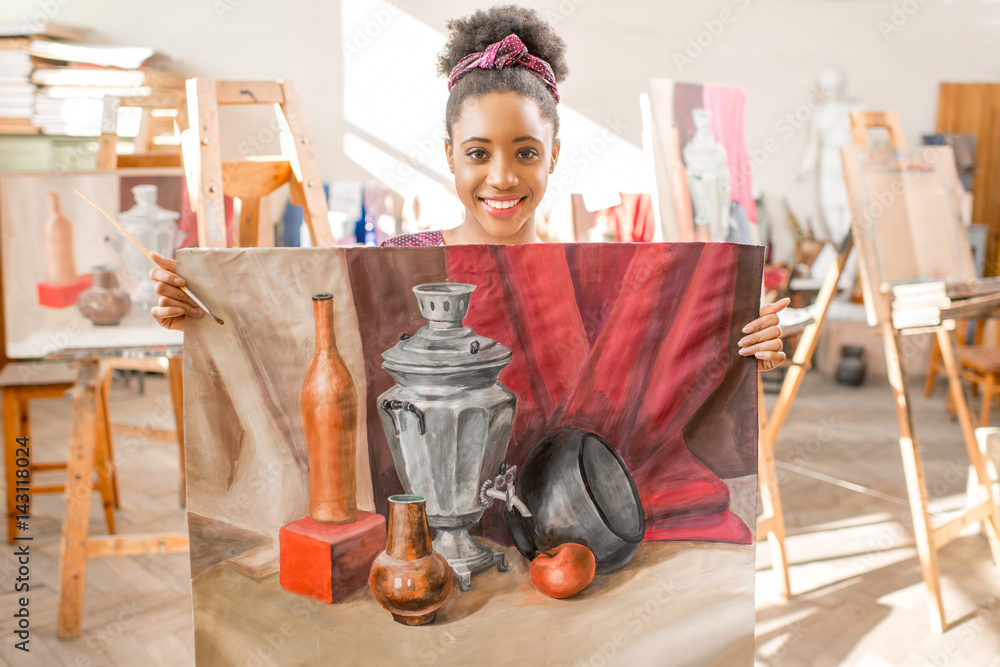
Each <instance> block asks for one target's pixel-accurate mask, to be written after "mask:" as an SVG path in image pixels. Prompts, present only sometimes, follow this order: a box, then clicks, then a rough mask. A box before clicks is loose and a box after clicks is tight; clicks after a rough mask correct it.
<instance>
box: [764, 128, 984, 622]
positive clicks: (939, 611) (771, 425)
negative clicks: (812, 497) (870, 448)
mask: <svg viewBox="0 0 1000 667" xmlns="http://www.w3.org/2000/svg"><path fill="white" fill-rule="evenodd" d="M851 127H852V134H853V137H854V142H855V144H856V145H860V146H864V145H867V143H868V142H867V132H868V129H869V128H871V127H884V128H886V129H887V130H888V131H889V137H890V144H891V146H893V147H896V148H902V147H904V141H903V135H902V132H901V128H900V124H899V120H898V117H897V116H896V114H895V113H894V112H885V113H864V112H853V113H852V114H851ZM845 150H847V149H845ZM852 199H857V197H852ZM852 229H853V228H852ZM859 229H864V227H863V226H862V227H859ZM852 240H853V234H850V235H848V237H847V239H846V240H845V243H844V247H843V248H842V249H841V253H840V257H839V259H838V261H837V263H836V264H835V265H834V266H833V267H831V269H830V272H829V274H828V275H827V277H826V280H825V281H824V284H823V288H822V290H821V291H820V295H819V298H818V301H817V304H818V312H817V314H816V317H815V320H814V322H813V323H812V324H811V325H809V327H807V328H806V331H805V332H804V333H803V336H802V340H801V341H800V343H799V347H798V348H797V349H796V353H795V355H794V356H793V360H792V367H791V369H790V370H789V372H788V374H787V375H786V378H785V381H784V383H783V384H782V389H781V394H780V395H779V397H778V403H777V405H776V406H775V408H774V411H773V412H772V414H771V417H770V419H769V420H768V419H767V417H766V416H765V415H762V416H761V425H762V426H761V437H760V462H759V476H760V486H761V499H762V505H763V515H762V516H761V519H760V521H759V522H758V526H757V533H758V537H760V536H761V535H762V534H766V535H767V536H768V537H769V539H770V542H771V550H772V554H773V555H772V560H773V567H774V568H775V571H777V572H780V573H781V578H782V584H783V593H784V594H785V595H786V596H788V595H790V587H789V581H788V565H787V560H786V558H785V546H784V539H785V526H784V518H783V513H782V507H781V498H780V495H779V493H778V485H777V475H776V470H775V466H774V444H775V440H776V438H777V435H778V432H779V431H780V428H781V426H782V424H783V423H784V420H785V418H786V417H787V414H788V411H789V409H790V408H791V403H792V401H793V400H794V398H795V395H796V394H797V392H798V389H799V386H800V385H801V382H802V377H803V376H804V374H805V370H806V367H807V366H808V362H809V360H810V359H811V358H812V354H813V352H814V351H815V346H816V342H817V340H818V335H819V331H820V329H821V328H822V325H823V323H824V321H825V318H826V312H827V309H828V307H829V305H830V301H831V300H832V298H833V295H834V294H835V292H836V285H837V282H838V280H839V278H840V273H841V271H842V269H843V266H844V263H845V262H846V260H847V256H848V254H849V252H850V249H851V246H852ZM862 241H863V245H864V247H866V248H870V247H871V240H870V239H869V238H866V237H862ZM866 254H868V257H867V259H868V261H867V262H866V261H865V260H866V257H865V255H866ZM872 259H873V257H872V256H871V254H870V253H861V256H860V257H859V262H858V264H859V271H860V275H861V280H862V288H863V291H864V294H865V299H866V302H867V303H868V305H869V306H870V307H871V306H873V304H875V302H876V301H875V300H880V301H879V304H880V308H879V310H880V311H881V312H883V313H886V312H888V310H889V309H888V305H889V304H888V299H889V297H888V296H886V295H884V294H882V293H881V291H880V290H879V289H878V285H877V284H876V285H873V284H872V282H873V276H872V273H876V274H877V273H878V267H877V266H876V265H875V263H874V262H873V261H872ZM879 325H880V328H881V331H882V336H883V343H884V347H885V356H886V366H887V372H888V377H889V382H890V384H891V386H892V389H893V394H894V397H895V404H896V414H897V419H898V421H899V430H900V438H899V442H900V451H901V453H902V458H903V468H904V472H905V475H906V484H907V494H908V496H909V498H910V508H911V512H912V514H913V522H914V533H915V537H916V542H917V551H918V554H919V557H920V563H921V569H922V571H923V578H924V582H925V584H926V585H927V590H928V593H929V596H928V603H929V607H930V609H929V611H930V617H931V625H932V627H933V628H934V630H935V632H938V633H941V632H943V631H944V629H945V628H946V620H945V613H944V606H943V601H942V599H941V586H940V573H939V569H938V562H937V550H938V549H940V548H941V547H943V546H944V545H945V544H947V543H948V542H949V541H951V540H952V539H954V538H955V537H956V536H957V535H958V534H959V533H960V532H961V530H962V529H963V528H965V527H966V526H968V525H970V524H973V523H977V522H980V523H982V524H983V527H984V528H985V530H986V533H987V536H988V538H989V541H990V548H991V550H992V553H993V558H994V560H995V561H996V562H997V563H998V564H1000V510H998V508H997V505H996V503H995V501H994V499H993V497H992V489H991V487H990V485H989V482H988V480H989V476H988V474H987V471H986V462H985V460H984V457H983V455H982V453H981V452H980V451H979V448H978V446H977V444H976V441H975V436H974V432H973V424H972V419H971V416H970V415H969V411H968V406H967V405H966V402H965V395H964V393H963V391H962V386H961V381H960V379H959V375H958V368H957V364H956V361H955V355H954V349H953V347H952V341H951V334H950V331H949V330H948V329H947V328H945V327H943V326H942V327H939V328H938V329H937V330H936V332H935V333H936V336H937V341H938V345H939V346H940V348H941V355H942V358H943V360H944V364H945V369H946V372H947V375H948V380H949V388H950V391H951V395H952V400H953V401H954V403H955V406H956V409H957V412H958V415H959V421H960V422H961V427H962V434H963V437H964V440H965V445H966V451H967V454H968V456H969V460H970V462H971V464H972V467H973V469H974V470H975V471H976V474H977V485H978V487H979V490H980V498H981V499H982V500H981V501H980V502H979V503H977V504H974V505H972V506H971V507H967V508H965V509H964V510H962V511H961V512H960V513H959V515H958V516H956V517H955V518H953V519H951V520H950V521H948V522H947V523H945V524H944V525H942V526H939V527H938V528H932V526H931V524H930V515H929V513H928V494H927V483H926V479H925V477H924V470H923V460H922V457H921V454H920V449H919V444H918V442H917V438H916V433H915V430H914V426H913V415H912V413H911V410H910V402H909V390H908V386H907V383H906V375H905V372H904V369H903V367H902V364H901V363H900V359H899V346H898V336H899V335H900V334H899V332H898V331H896V330H895V329H894V328H893V327H892V323H891V318H890V317H889V316H887V315H886V316H883V317H880V323H879ZM761 405H763V402H761ZM984 480H986V481H984Z"/></svg>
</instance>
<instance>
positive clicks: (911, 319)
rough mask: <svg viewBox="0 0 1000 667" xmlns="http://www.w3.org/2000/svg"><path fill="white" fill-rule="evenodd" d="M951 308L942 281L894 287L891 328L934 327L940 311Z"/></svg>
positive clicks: (946, 289) (946, 287) (937, 323)
mask: <svg viewBox="0 0 1000 667" xmlns="http://www.w3.org/2000/svg"><path fill="white" fill-rule="evenodd" d="M950 306H951V298H950V297H949V296H948V285H947V283H945V281H943V280H935V281H931V282H919V283H909V284H904V285H895V286H893V288H892V326H893V327H894V328H896V329H914V328H920V327H934V326H938V325H939V324H941V310H942V309H943V308H949V307H950Z"/></svg>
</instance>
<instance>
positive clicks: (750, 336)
mask: <svg viewBox="0 0 1000 667" xmlns="http://www.w3.org/2000/svg"><path fill="white" fill-rule="evenodd" d="M790 302H791V299H789V298H788V297H785V298H784V299H782V300H781V301H775V302H774V303H769V304H767V305H766V306H764V307H763V308H761V309H760V317H759V318H758V319H756V320H754V321H753V322H751V323H750V324H748V325H746V326H745V327H743V333H745V334H747V335H746V336H744V337H743V338H741V339H740V343H739V345H740V354H741V355H743V356H744V357H749V356H750V355H751V354H752V355H753V356H755V357H757V368H758V369H759V370H762V371H769V370H771V369H772V368H777V367H778V365H780V364H781V362H782V361H784V360H785V353H784V352H782V351H781V327H780V326H778V311H780V310H783V309H784V307H785V306H787V305H788V304H789V303H790Z"/></svg>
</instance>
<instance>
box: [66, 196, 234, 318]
mask: <svg viewBox="0 0 1000 667" xmlns="http://www.w3.org/2000/svg"><path fill="white" fill-rule="evenodd" d="M76 194H78V195H80V196H81V197H83V198H84V199H85V200H86V201H87V203H89V204H90V205H91V206H93V207H94V208H96V209H97V210H98V211H100V212H101V213H103V214H104V217H105V218H107V219H108V220H110V221H111V223H112V224H113V225H114V226H115V227H117V228H118V231H120V232H121V233H122V234H124V235H125V238H127V239H128V240H129V241H131V242H132V243H134V244H135V247H136V248H138V249H139V250H141V251H142V254H143V255H145V256H146V257H147V258H148V259H149V261H151V262H153V257H152V256H151V255H150V254H149V251H148V250H146V246H144V245H142V244H141V243H139V239H137V238H135V237H134V236H132V235H131V234H129V232H128V230H127V229H125V228H124V227H122V225H121V223H120V222H118V221H117V220H115V219H114V218H112V217H111V215H110V214H109V213H108V212H107V211H105V210H104V209H103V208H101V207H100V206H99V205H98V204H97V202H95V201H94V200H93V199H91V198H90V197H88V196H87V195H85V194H83V193H82V192H80V191H79V190H76ZM153 264H154V265H156V266H159V265H158V264H156V262H153ZM180 289H181V291H182V292H184V293H185V294H187V295H188V296H189V297H191V299H192V300H193V301H194V302H195V303H196V304H198V306H199V307H200V308H201V309H202V310H203V311H205V312H206V313H208V314H209V315H211V316H212V319H213V320H215V321H216V322H218V323H219V324H225V322H224V321H223V320H222V319H220V318H218V317H216V316H215V315H212V311H210V310H209V309H208V306H206V305H205V304H204V303H202V301H201V299H199V298H198V297H196V296H195V295H194V292H192V291H191V290H189V289H188V288H187V285H182V286H181V287H180Z"/></svg>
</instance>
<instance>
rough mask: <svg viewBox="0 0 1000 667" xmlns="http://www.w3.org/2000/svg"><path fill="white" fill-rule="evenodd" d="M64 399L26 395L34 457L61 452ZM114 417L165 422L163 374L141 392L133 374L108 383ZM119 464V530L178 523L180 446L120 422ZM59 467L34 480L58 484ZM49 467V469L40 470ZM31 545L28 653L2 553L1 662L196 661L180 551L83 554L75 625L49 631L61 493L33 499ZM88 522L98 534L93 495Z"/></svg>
mask: <svg viewBox="0 0 1000 667" xmlns="http://www.w3.org/2000/svg"><path fill="white" fill-rule="evenodd" d="M70 407H71V404H70V402H69V401H68V400H62V399H47V400H39V401H32V402H31V427H32V439H31V442H32V446H33V448H32V458H33V459H34V460H35V461H55V460H63V461H64V460H66V443H67V441H68V438H69V432H70V423H69V415H70ZM110 409H111V419H112V421H113V422H129V423H131V424H135V425H139V426H142V427H146V428H147V429H148V428H151V429H160V430H164V429H171V430H172V429H173V408H172V407H171V403H170V393H169V389H168V387H167V383H166V381H165V380H163V379H160V378H147V379H146V381H145V395H144V396H140V395H139V394H138V383H137V382H136V381H134V380H133V382H132V385H131V388H128V387H126V386H125V384H124V382H121V383H119V382H116V383H115V386H114V387H113V393H112V398H111V403H110ZM115 457H116V462H117V464H118V466H119V470H120V478H119V486H120V492H121V505H122V507H121V510H119V512H118V514H117V522H118V526H117V528H118V532H119V533H130V532H149V531H160V530H183V529H184V526H185V521H186V513H185V511H184V510H183V508H181V507H180V501H179V496H178V474H179V473H178V470H179V457H178V447H177V443H176V441H174V440H151V439H143V438H140V437H136V436H135V435H132V434H130V433H128V432H125V433H123V432H121V431H120V430H119V431H118V432H116V434H115ZM62 474H63V473H59V472H54V473H37V475H38V476H37V478H36V481H37V482H39V483H46V482H45V480H52V481H51V482H49V483H59V482H60V481H61V480H60V479H59V478H60V475H62ZM43 475H47V476H43ZM32 509H33V511H32V518H31V524H30V534H31V535H32V536H33V537H34V540H33V541H32V542H31V543H30V544H31V574H30V577H31V582H30V584H31V591H30V592H29V595H30V600H31V602H30V605H29V609H30V612H31V641H30V643H29V645H28V646H29V648H30V649H31V652H30V653H27V654H26V653H24V652H22V651H19V650H16V649H15V648H14V641H15V640H14V638H13V634H12V633H13V622H12V621H13V619H12V618H11V614H12V613H13V610H15V609H16V608H17V607H16V604H17V597H19V596H21V595H23V593H19V594H17V595H15V593H14V582H13V579H14V576H15V570H16V569H17V567H16V563H15V560H14V556H13V553H14V547H13V546H10V545H4V546H2V547H0V549H2V550H3V552H2V556H0V582H3V583H2V584H0V609H2V610H3V614H2V617H0V637H2V639H0V664H5V665H13V666H15V667H22V666H25V667H27V666H31V667H34V666H36V665H37V666H38V667H62V666H66V667H103V666H104V665H109V666H110V665H114V666H116V667H118V666H120V667H168V666H169V667H172V666H175V665H176V666H181V665H184V666H187V665H192V664H194V634H193V631H192V620H191V619H192V616H191V593H190V590H191V578H190V567H189V564H188V555H187V554H168V555H162V556H161V555H146V556H134V557H127V558H91V559H89V560H88V562H87V586H86V593H85V599H84V613H83V634H82V635H81V636H80V637H79V638H78V639H74V640H68V641H67V640H59V639H56V632H55V627H56V604H57V596H58V580H59V577H58V573H59V536H60V530H61V526H62V524H61V520H62V515H63V500H62V496H61V495H57V494H52V495H40V496H37V497H35V498H33V508H32ZM90 525H91V531H92V533H94V534H106V533H107V527H106V526H105V523H104V515H103V512H102V511H101V510H100V503H99V496H98V495H97V494H95V495H94V500H93V504H92V508H91V513H90Z"/></svg>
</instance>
